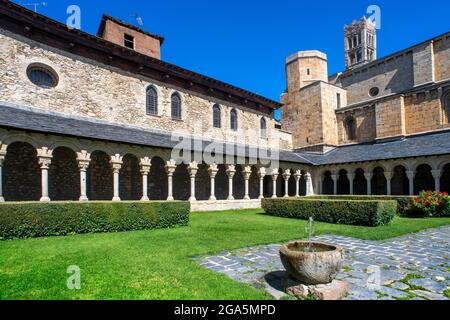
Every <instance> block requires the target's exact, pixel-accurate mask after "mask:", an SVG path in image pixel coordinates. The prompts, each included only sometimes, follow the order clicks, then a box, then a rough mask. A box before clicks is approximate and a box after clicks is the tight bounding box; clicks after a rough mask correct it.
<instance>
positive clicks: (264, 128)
mask: <svg viewBox="0 0 450 320" xmlns="http://www.w3.org/2000/svg"><path fill="white" fill-rule="evenodd" d="M260 129H261V138H267V122H266V119H265V118H261V124H260Z"/></svg>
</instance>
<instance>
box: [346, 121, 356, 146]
mask: <svg viewBox="0 0 450 320" xmlns="http://www.w3.org/2000/svg"><path fill="white" fill-rule="evenodd" d="M344 126H345V133H346V134H347V140H348V141H352V140H356V121H355V118H353V117H348V118H347V119H345V122H344Z"/></svg>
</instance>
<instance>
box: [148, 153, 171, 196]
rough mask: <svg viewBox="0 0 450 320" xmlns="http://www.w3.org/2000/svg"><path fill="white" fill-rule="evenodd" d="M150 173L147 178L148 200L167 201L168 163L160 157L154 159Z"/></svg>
mask: <svg viewBox="0 0 450 320" xmlns="http://www.w3.org/2000/svg"><path fill="white" fill-rule="evenodd" d="M151 164H152V166H151V168H150V173H149V175H148V178H147V180H148V181H147V185H148V198H149V199H150V200H166V199H167V174H166V169H165V165H166V163H165V162H164V160H163V159H162V158H160V157H153V158H152V162H151Z"/></svg>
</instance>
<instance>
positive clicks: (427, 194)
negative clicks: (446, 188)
mask: <svg viewBox="0 0 450 320" xmlns="http://www.w3.org/2000/svg"><path fill="white" fill-rule="evenodd" d="M399 213H400V214H401V215H403V216H407V217H450V197H449V195H448V193H446V192H434V191H423V192H421V193H420V195H419V196H418V197H414V198H410V199H403V200H402V201H401V203H400V210H399Z"/></svg>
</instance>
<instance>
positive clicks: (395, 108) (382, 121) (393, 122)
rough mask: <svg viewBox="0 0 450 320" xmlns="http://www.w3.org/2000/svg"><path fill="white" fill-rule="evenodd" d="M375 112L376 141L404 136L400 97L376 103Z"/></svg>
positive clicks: (403, 109)
mask: <svg viewBox="0 0 450 320" xmlns="http://www.w3.org/2000/svg"><path fill="white" fill-rule="evenodd" d="M375 110H376V118H375V119H376V120H375V121H376V128H377V139H382V138H387V137H395V136H399V135H404V134H405V105H404V100H403V97H402V96H399V97H396V98H394V99H389V100H385V101H381V102H378V103H377V104H376V106H375Z"/></svg>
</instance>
